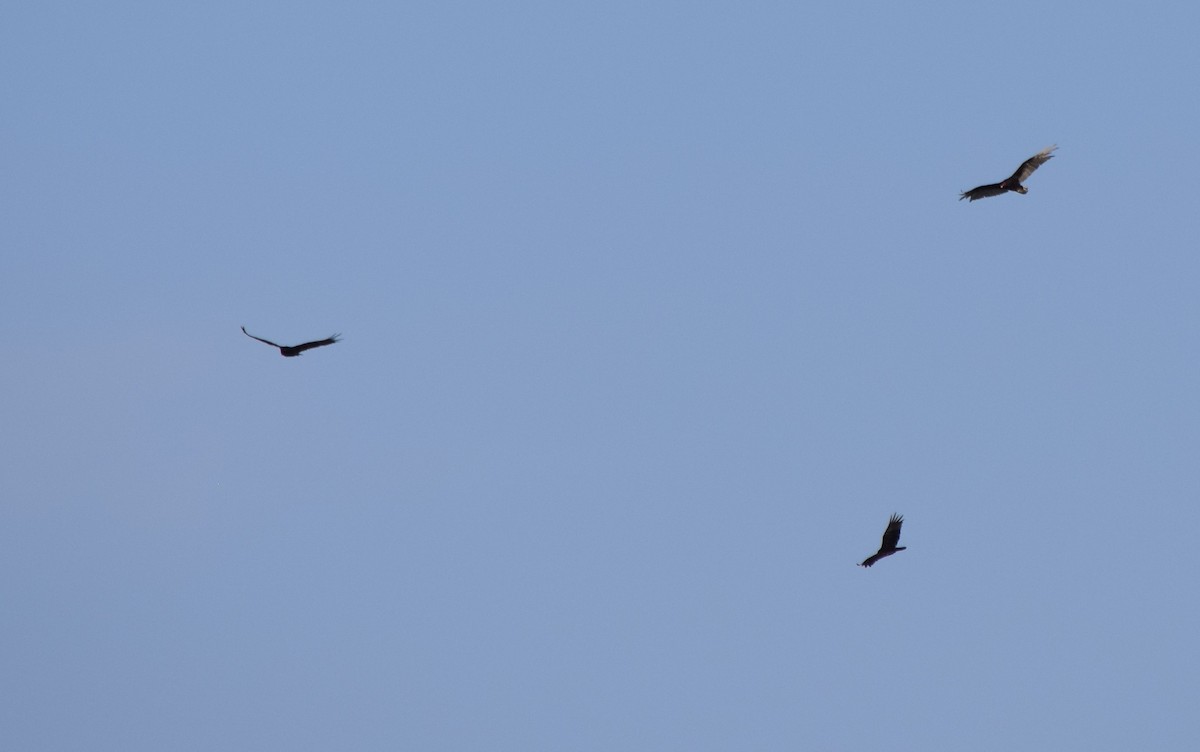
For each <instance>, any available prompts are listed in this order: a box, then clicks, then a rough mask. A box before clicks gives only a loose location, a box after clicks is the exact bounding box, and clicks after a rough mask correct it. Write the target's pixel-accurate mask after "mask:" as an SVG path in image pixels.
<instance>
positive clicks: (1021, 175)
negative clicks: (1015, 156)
mask: <svg viewBox="0 0 1200 752" xmlns="http://www.w3.org/2000/svg"><path fill="white" fill-rule="evenodd" d="M1057 148H1058V146H1046V148H1045V149H1043V150H1042V151H1039V152H1037V154H1036V155H1033V156H1032V157H1030V158H1028V160H1026V161H1025V162H1021V166H1020V167H1019V168H1016V172H1015V173H1013V176H1012V178H1009V180H1015V181H1016V182H1025V181H1026V180H1027V179H1028V176H1030V175H1032V174H1033V170H1036V169H1038V168H1039V167H1042V166H1043V164H1045V163H1046V162H1049V161H1050V160H1052V158H1054V155H1052V154H1050V152H1051V151H1054V150H1055V149H1057Z"/></svg>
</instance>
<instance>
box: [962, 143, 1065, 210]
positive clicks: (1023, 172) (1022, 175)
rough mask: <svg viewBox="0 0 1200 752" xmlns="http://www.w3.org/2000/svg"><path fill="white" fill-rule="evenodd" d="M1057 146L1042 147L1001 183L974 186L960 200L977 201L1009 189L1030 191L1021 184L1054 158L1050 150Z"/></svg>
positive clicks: (1019, 191)
mask: <svg viewBox="0 0 1200 752" xmlns="http://www.w3.org/2000/svg"><path fill="white" fill-rule="evenodd" d="M1057 148H1058V147H1057V146H1050V147H1047V148H1045V149H1042V150H1041V151H1039V152H1038V153H1037V154H1034V155H1033V156H1032V157H1030V158H1029V159H1026V160H1025V161H1024V162H1022V163H1021V166H1020V167H1018V168H1017V171H1016V172H1014V173H1013V174H1012V175H1009V176H1008V177H1007V178H1005V179H1004V180H1001V181H1000V182H999V183H991V184H989V185H981V186H979V187H978V188H972V189H971V190H969V191H964V192H963V194H962V195H961V196H959V197H958V200H959V201H962V200H963V199H964V198H965V199H968V200H969V201H975V200H976V199H981V198H988V197H990V196H999V195H1000V194H1001V193H1008V192H1009V191H1015V192H1016V193H1029V189H1028V188H1026V187H1025V186H1023V185H1021V184H1022V183H1024V182H1025V181H1026V180H1028V179H1029V176H1030V175H1032V174H1033V171H1034V170H1036V169H1037V168H1039V167H1041V166H1042V165H1044V164H1046V162H1048V161H1050V160H1051V159H1054V155H1053V154H1051V153H1050V152H1052V151H1054V150H1055V149H1057Z"/></svg>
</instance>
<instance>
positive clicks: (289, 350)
mask: <svg viewBox="0 0 1200 752" xmlns="http://www.w3.org/2000/svg"><path fill="white" fill-rule="evenodd" d="M242 334H245V335H246V336H247V337H249V338H250V339H256V340H258V341H259V342H265V343H266V344H268V345H270V346H271V347H278V348H279V354H280V355H282V356H283V357H285V358H294V357H296V356H297V355H299V354H300V353H302V352H304V351H305V350H311V349H313V348H314V347H324V346H325V345H332V344H333V343H334V342H337V341H338V337H340V336H342V335H340V334H335V335H333V336H332V337H330V338H329V339H319V340H317V341H316V342H305V343H304V344H303V345H277V344H275V343H274V342H272V341H271V340H269V339H263V338H262V337H255V336H254V335H253V334H251V333H250V332H248V331H246V327H244V326H243V327H242Z"/></svg>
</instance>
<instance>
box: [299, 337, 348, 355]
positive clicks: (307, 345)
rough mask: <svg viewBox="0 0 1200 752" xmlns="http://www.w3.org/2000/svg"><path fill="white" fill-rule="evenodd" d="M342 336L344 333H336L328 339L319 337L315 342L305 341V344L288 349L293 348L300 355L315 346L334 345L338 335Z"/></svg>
mask: <svg viewBox="0 0 1200 752" xmlns="http://www.w3.org/2000/svg"><path fill="white" fill-rule="evenodd" d="M340 336H342V335H340V334H334V335H332V336H330V337H329V338H327V339H319V340H316V341H313V342H305V343H304V344H303V345H296V346H295V347H290V348H288V349H289V350H292V351H293V352H295V353H296V354H297V355H299V354H300V353H302V352H304V351H305V350H311V349H313V348H314V347H324V346H325V345H332V344H333V343H335V342H337V341H338V337H340Z"/></svg>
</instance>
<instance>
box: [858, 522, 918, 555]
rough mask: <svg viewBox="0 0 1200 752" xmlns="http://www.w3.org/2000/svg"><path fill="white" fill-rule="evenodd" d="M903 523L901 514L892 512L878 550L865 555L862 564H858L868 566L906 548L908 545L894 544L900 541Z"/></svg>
mask: <svg viewBox="0 0 1200 752" xmlns="http://www.w3.org/2000/svg"><path fill="white" fill-rule="evenodd" d="M903 524H904V517H903V515H899V514H893V515H892V518H891V519H890V520H888V526H887V530H884V531H883V542H882V543H881V544H880V546H879V550H878V551H876V552H875V553H874V554H872V555H871V556H869V557H867V559H866V560H865V561H863V563H862V564H859V566H860V567H869V566H871V565H872V564H874V563H875V562H877V561H879V560H880V559H882V558H883V557H885V556H891V555H892V554H894V553H896V552H897V551H903V550H904V549H906V548H908V546H897V545H896V544H897V543H899V542H900V526H901V525H903Z"/></svg>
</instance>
